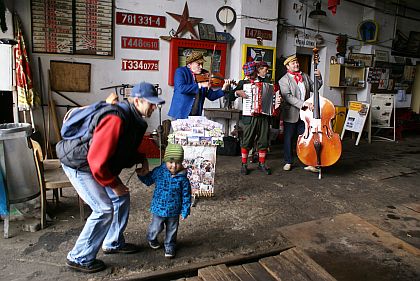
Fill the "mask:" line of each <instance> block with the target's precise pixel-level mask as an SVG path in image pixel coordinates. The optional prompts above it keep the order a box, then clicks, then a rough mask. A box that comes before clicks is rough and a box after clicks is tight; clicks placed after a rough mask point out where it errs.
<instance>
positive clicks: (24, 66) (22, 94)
mask: <svg viewBox="0 0 420 281" xmlns="http://www.w3.org/2000/svg"><path fill="white" fill-rule="evenodd" d="M13 25H14V31H15V39H16V41H17V42H18V43H17V44H16V46H15V47H14V52H15V72H16V88H17V93H18V109H19V111H23V110H29V109H31V108H32V107H34V106H36V105H39V104H40V98H39V95H38V94H37V93H36V92H35V91H34V88H33V82H32V74H31V68H30V65H29V57H28V53H27V52H26V46H25V40H24V38H23V33H22V22H21V21H20V18H19V16H18V15H17V14H16V13H15V14H14V17H13Z"/></svg>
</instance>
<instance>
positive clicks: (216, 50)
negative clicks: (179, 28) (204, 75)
mask: <svg viewBox="0 0 420 281" xmlns="http://www.w3.org/2000/svg"><path fill="white" fill-rule="evenodd" d="M226 49H227V44H226V43H222V42H214V41H203V40H190V39H182V38H172V39H171V41H170V46H169V77H168V85H170V86H173V85H174V75H175V70H176V69H177V68H178V67H180V66H185V65H186V59H187V56H188V55H189V54H191V52H192V51H199V52H203V56H204V59H205V60H206V61H205V62H204V64H203V68H204V69H206V70H208V71H210V70H211V72H213V73H214V72H218V73H220V74H221V75H223V76H225V71H226Z"/></svg>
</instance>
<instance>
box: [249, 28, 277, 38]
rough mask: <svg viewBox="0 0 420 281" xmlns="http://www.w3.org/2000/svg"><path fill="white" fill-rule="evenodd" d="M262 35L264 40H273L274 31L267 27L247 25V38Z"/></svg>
mask: <svg viewBox="0 0 420 281" xmlns="http://www.w3.org/2000/svg"><path fill="white" fill-rule="evenodd" d="M257 37H261V38H262V39H263V40H273V31H271V30H266V29H258V28H251V27H245V38H257Z"/></svg>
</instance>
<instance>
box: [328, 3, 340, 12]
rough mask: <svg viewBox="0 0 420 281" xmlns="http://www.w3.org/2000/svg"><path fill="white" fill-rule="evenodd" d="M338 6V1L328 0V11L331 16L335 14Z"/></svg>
mask: <svg viewBox="0 0 420 281" xmlns="http://www.w3.org/2000/svg"><path fill="white" fill-rule="evenodd" d="M338 5H340V0H328V10H330V11H331V13H332V14H333V15H335V13H336V12H337V6H338Z"/></svg>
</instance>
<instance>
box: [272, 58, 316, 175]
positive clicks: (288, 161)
mask: <svg viewBox="0 0 420 281" xmlns="http://www.w3.org/2000/svg"><path fill="white" fill-rule="evenodd" d="M283 64H284V65H285V66H286V68H287V73H286V74H285V75H284V76H283V77H282V78H281V79H280V80H279V86H280V92H281V95H282V97H283V101H284V106H283V109H282V117H283V122H284V123H283V124H284V147H283V149H284V161H285V165H284V167H283V170H285V171H290V169H291V168H292V164H293V155H292V153H293V147H292V140H293V139H294V138H295V137H296V136H297V135H301V134H303V132H304V131H305V123H304V122H303V121H302V120H301V119H300V110H311V111H312V110H313V109H314V106H313V104H312V103H310V102H306V100H307V99H308V98H309V97H310V96H311V92H313V90H314V82H313V81H312V80H311V78H310V77H309V75H308V74H306V73H303V72H301V71H300V69H299V62H298V60H297V58H296V55H292V56H290V57H288V58H287V59H286V60H285V61H284V63H283ZM314 73H315V76H316V77H317V79H318V89H319V88H320V87H321V86H322V77H321V73H320V71H319V69H315V71H314ZM305 170H308V171H311V172H318V169H317V168H315V167H312V166H308V167H305Z"/></svg>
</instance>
